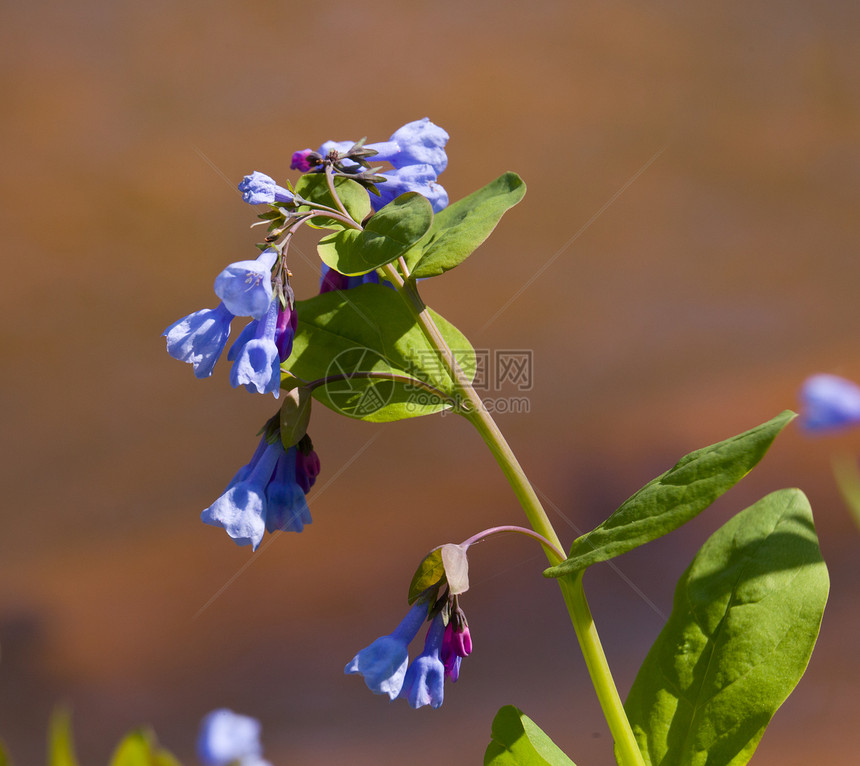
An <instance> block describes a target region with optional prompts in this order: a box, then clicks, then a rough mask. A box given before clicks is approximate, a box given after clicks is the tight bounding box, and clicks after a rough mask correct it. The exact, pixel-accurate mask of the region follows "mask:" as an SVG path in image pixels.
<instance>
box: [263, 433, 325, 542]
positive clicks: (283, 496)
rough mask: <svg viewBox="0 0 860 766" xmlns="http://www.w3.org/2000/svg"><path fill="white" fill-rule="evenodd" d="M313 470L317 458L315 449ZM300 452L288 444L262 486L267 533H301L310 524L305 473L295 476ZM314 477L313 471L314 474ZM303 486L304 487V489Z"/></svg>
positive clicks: (308, 488)
mask: <svg viewBox="0 0 860 766" xmlns="http://www.w3.org/2000/svg"><path fill="white" fill-rule="evenodd" d="M312 454H313V456H314V457H315V458H316V465H317V473H318V472H319V458H317V457H316V452H313V453H312ZM301 457H302V456H301V453H300V452H299V451H298V450H297V449H296V447H290V448H289V449H288V450H287V451H286V452H282V453H281V454H280V455H279V456H278V462H277V463H276V464H275V471H274V473H273V474H272V478H271V479H270V481H269V484H268V486H267V487H266V530H267V531H268V532H270V533H271V532H275V531H276V530H279V531H281V532H301V531H302V530H303V529H304V527H305V524H310V523H311V521H312V519H311V512H310V509H309V508H308V501H307V500H306V499H305V494H306V493H307V492H308V490H310V485H312V484H313V481H311V482H310V483H309V484H308V482H307V479H306V477H305V476H302V477H301V478H302V480H300V479H299V474H300V470H299V468H300V466H299V461H300V459H301ZM313 478H314V480H315V479H316V474H314V477H313ZM305 486H307V489H305Z"/></svg>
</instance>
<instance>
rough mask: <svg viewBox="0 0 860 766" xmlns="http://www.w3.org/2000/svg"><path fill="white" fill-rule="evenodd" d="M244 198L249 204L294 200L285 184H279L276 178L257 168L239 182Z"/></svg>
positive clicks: (267, 203)
mask: <svg viewBox="0 0 860 766" xmlns="http://www.w3.org/2000/svg"><path fill="white" fill-rule="evenodd" d="M239 191H240V192H242V199H243V200H244V201H245V202H247V203H248V204H249V205H271V204H273V203H275V202H292V201H293V195H292V193H291V192H290V191H288V190H287V189H285V188H284V187H283V186H278V184H277V183H275V179H274V178H272V177H271V176H267V175H266V174H265V173H261V172H260V171H258V170H255V171H254V172H253V173H251V175H249V176H245V177H244V178H243V179H242V182H241V183H240V184H239Z"/></svg>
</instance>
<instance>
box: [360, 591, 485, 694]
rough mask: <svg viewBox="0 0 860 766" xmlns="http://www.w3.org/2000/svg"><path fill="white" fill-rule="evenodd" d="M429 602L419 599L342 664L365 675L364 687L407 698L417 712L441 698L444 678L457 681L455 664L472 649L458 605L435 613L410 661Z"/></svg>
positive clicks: (458, 668) (458, 665) (379, 692)
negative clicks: (389, 629)
mask: <svg viewBox="0 0 860 766" xmlns="http://www.w3.org/2000/svg"><path fill="white" fill-rule="evenodd" d="M428 609H429V603H428V601H427V600H426V599H423V598H422V599H419V600H418V601H417V602H416V603H415V605H414V606H413V607H412V608H411V609H410V610H409V612H408V613H407V615H406V617H404V618H403V621H402V622H401V623H400V625H398V626H397V628H395V630H394V632H393V633H391V634H389V635H387V636H382V637H380V638H377V639H376V641H374V642H373V643H372V644H370V646H368V647H366V648H364V649H362V650H361V651H360V652H359V653H358V654H356V655H355V657H353V658H352V660H351V661H350V662H348V663H347V665H346V667H345V668H344V673H347V674H359V675H362V676H364V682H365V683H366V684H367V688H368V689H370V690H371V691H372V692H373V693H374V694H387V695H388V697H389V699H391V700H394V699H396V698H398V697H402V698H404V699H406V700H407V701H408V702H409V704H410V705H411V706H412V707H413V708H415V709H416V710H417V709H418V708H420V707H423V706H425V705H430V706H431V707H433V708H438V707H439V706H440V705H441V704H442V702H443V700H444V697H445V679H446V678H449V679H450V680H451V681H456V680H457V679H458V678H459V675H460V662H461V660H462V658H463V657H466V656H468V655H469V654H471V652H472V638H471V636H470V634H469V628H468V626H467V625H466V624H465V618H463V617H462V612H459V609H458V610H457V612H456V613H455V614H451V616H450V618H449V619H448V620H447V624H446V620H445V617H444V613H443V611H442V610H439V611H438V612H436V613H435V616H434V617H433V618H432V620H431V622H430V627H429V628H428V629H427V635H426V637H425V640H424V650H423V651H422V652H421V654H419V655H418V656H417V657H416V658H415V659H414V660H413V662H412V664H411V665H410V664H409V649H408V647H409V644H410V643H412V641H413V640H414V639H415V636H417V635H418V631H419V630H420V629H421V626H422V625H423V624H424V622H425V620H426V619H427V614H428Z"/></svg>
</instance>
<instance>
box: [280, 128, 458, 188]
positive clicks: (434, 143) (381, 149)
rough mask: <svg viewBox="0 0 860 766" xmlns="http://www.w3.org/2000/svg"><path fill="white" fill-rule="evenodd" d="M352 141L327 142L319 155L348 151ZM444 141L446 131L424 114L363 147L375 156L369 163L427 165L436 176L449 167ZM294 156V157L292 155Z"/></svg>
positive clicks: (397, 166)
mask: <svg viewBox="0 0 860 766" xmlns="http://www.w3.org/2000/svg"><path fill="white" fill-rule="evenodd" d="M354 143H355V142H354V141H326V142H325V143H324V144H323V145H322V146H321V147H320V148H319V154H321V155H323V156H325V155H326V154H328V153H329V152H330V151H331V150H332V149H335V150H337V151H338V152H340V153H342V154H343V153H346V152H348V151H349V150H350V149H351V148H352V146H353V145H354ZM447 143H448V133H447V132H446V131H445V130H443V129H442V128H440V127H439V126H438V125H435V124H434V123H432V122H430V120H429V119H428V118H427V117H424V118H422V119H420V120H415V121H414V122H407V123H406V124H405V125H404V126H403V127H401V128H398V129H397V130H395V131H394V133H392V135H391V138H389V139H388V141H380V142H378V143H375V144H365V145H364V147H363V148H365V149H373V150H374V151H375V152H376V154H375V155H373V156H372V157H368V158H367V159H368V162H370V164H371V165H373V164H375V163H376V162H390V163H391V165H392V166H393V167H395V168H403V167H406V166H407V165H430V166H431V167H432V169H433V172H434V173H435V174H436V175H439V174H440V173H442V171H444V170H445V168H446V167H448V155H447V154H446V153H445V145H446V144H447ZM306 151H307V150H306ZM297 154H298V152H297ZM293 157H294V159H295V155H293Z"/></svg>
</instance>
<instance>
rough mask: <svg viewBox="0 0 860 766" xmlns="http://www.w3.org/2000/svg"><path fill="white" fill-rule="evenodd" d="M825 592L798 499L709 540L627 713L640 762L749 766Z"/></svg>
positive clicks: (794, 674)
mask: <svg viewBox="0 0 860 766" xmlns="http://www.w3.org/2000/svg"><path fill="white" fill-rule="evenodd" d="M828 587H829V585H828V576H827V568H826V567H825V564H824V561H823V559H822V558H821V553H820V551H819V549H818V538H817V537H816V534H815V526H814V524H813V521H812V511H811V509H810V507H809V502H808V501H807V499H806V497H805V496H804V494H803V493H802V492H801V491H800V490H798V489H784V490H780V491H779V492H774V493H773V494H770V495H768V496H767V497H765V498H763V499H762V500H760V501H759V502H757V503H756V504H755V505H753V506H751V507H749V508H747V509H746V510H745V511H742V512H741V513H739V514H738V515H737V516H735V517H734V518H733V519H731V520H730V521H729V522H728V523H726V524H725V525H724V526H723V527H721V528H720V529H718V530H717V531H716V532H715V533H714V534H713V535H712V536H711V538H710V539H709V540H708V541H707V542H706V543H705V544H704V546H702V549H701V550H700V551H699V553H698V554H697V555H696V557H695V558H694V559H693V562H692V564H690V567H689V569H687V571H686V572H685V573H684V574H683V576H682V577H681V579H680V581H679V582H678V586H677V588H676V590H675V600H674V605H673V608H672V614H671V615H670V617H669V620H668V622H667V623H666V626H665V627H664V628H663V631H662V632H661V633H660V635H659V636H658V637H657V640H656V641H655V642H654V645H653V646H652V647H651V650H650V652H649V653H648V656H647V657H646V658H645V662H644V663H643V664H642V667H641V669H640V670H639V674H638V676H637V677H636V681H635V682H634V684H633V687H632V689H631V690H630V696H629V697H628V699H627V703H626V705H625V709H626V711H627V715H628V718H629V719H630V723H631V725H632V727H633V731H634V734H635V735H636V739H637V741H638V743H639V746H640V749H641V750H642V753H643V756H644V757H645V761H646V763H648V764H654V765H655V766H656V764H660V765H661V766H700V765H701V766H740V765H741V764H745V763H747V762H748V761H749V759H750V758H751V757H752V754H753V751H754V750H755V748H756V746H757V744H758V742H759V740H760V739H761V736H762V734H763V733H764V730H765V727H766V726H767V724H768V722H769V721H770V719H771V717H772V716H773V714H774V713H775V712H776V710H777V708H779V706H780V705H781V704H782V703H783V702H784V701H785V699H786V697H788V695H789V694H790V693H791V690H792V689H793V688H794V687H795V685H796V684H797V682H798V681H799V680H800V677H801V676H802V675H803V672H804V670H805V669H806V665H807V663H808V662H809V657H810V655H811V654H812V648H813V646H814V644H815V640H816V637H817V635H818V629H819V626H820V623H821V615H822V613H823V612H824V605H825V603H826V601H827V592H828Z"/></svg>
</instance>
